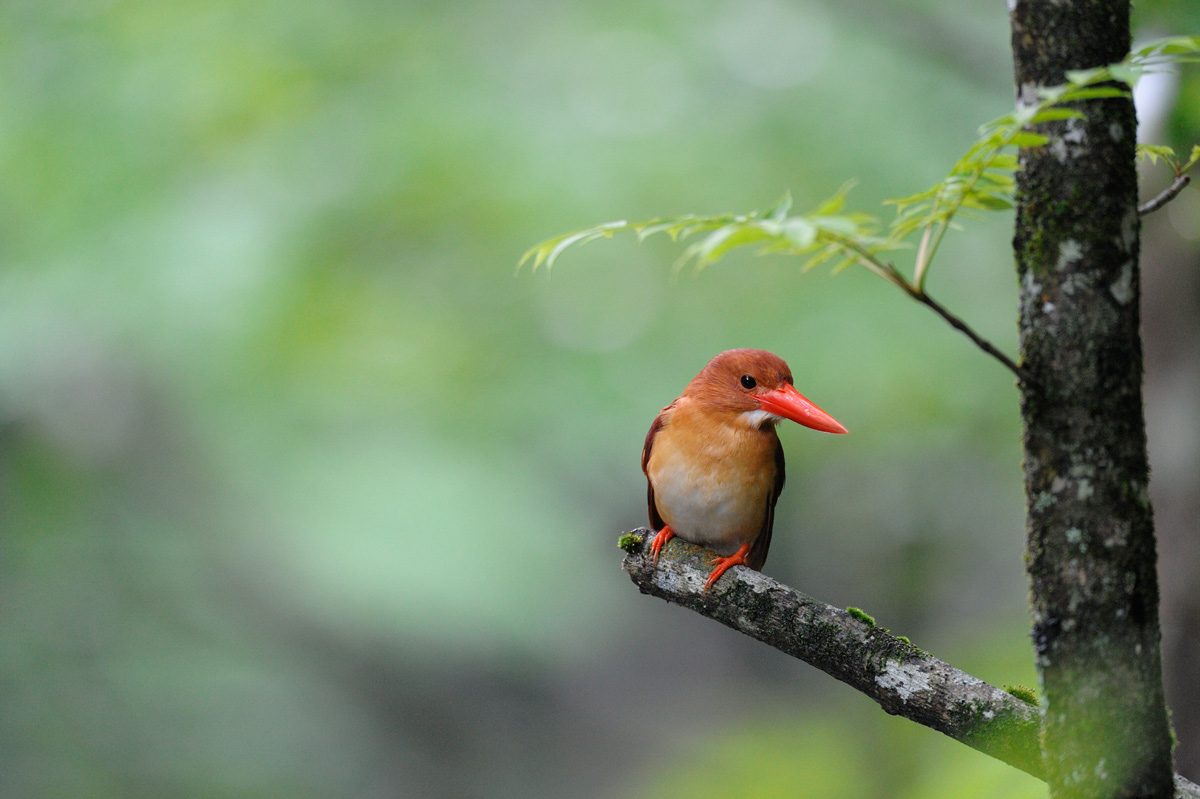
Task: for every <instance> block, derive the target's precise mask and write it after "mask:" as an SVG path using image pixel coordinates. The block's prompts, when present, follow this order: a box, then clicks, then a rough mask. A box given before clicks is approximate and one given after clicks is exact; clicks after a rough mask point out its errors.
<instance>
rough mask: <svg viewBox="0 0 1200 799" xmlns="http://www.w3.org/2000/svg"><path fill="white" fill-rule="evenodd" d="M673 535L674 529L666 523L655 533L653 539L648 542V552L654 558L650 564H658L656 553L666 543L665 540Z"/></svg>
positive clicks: (668, 539)
mask: <svg viewBox="0 0 1200 799" xmlns="http://www.w3.org/2000/svg"><path fill="white" fill-rule="evenodd" d="M674 537H675V531H674V530H672V529H671V527H670V525H666V524H664V525H663V529H661V530H659V531H658V532H657V533H655V535H654V540H653V541H651V542H650V554H651V555H653V556H654V560H653V562H652V564H651V565H654V566H657V565H658V553H659V552H661V551H662V548H663V547H665V546H666V545H667V542H668V541H670V540H671V539H672V538H674Z"/></svg>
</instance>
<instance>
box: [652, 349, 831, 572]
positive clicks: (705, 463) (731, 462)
mask: <svg viewBox="0 0 1200 799" xmlns="http://www.w3.org/2000/svg"><path fill="white" fill-rule="evenodd" d="M784 419H791V420H792V421H793V422H798V423H799V424H802V425H804V426H805V427H810V428H812V429H813V430H820V431H823V432H826V433H845V432H846V428H844V427H842V426H841V425H840V424H838V422H837V421H836V420H835V419H834V418H833V417H832V416H830V415H829V414H827V413H825V412H824V411H823V410H821V409H820V408H818V407H817V406H816V405H814V404H813V403H811V402H809V401H808V400H807V399H805V398H804V397H803V396H802V395H801V394H800V392H798V391H796V388H795V386H793V385H792V371H791V369H789V368H788V365H787V364H786V363H785V362H784V360H783V359H782V358H780V357H779V356H778V355H774V354H772V353H770V352H766V351H765V350H751V349H740V350H727V351H726V352H722V353H721V354H720V355H718V356H717V357H715V358H713V359H712V360H711V361H709V363H708V366H705V367H704V369H703V370H701V372H700V374H698V375H696V377H695V379H693V380H692V382H690V383H688V385H687V388H685V389H684V390H683V393H682V394H680V395H679V398H678V399H677V400H675V401H674V402H672V403H671V404H670V405H668V406H667V407H665V408H663V409H662V411H660V412H659V414H658V417H657V418H656V419H655V420H654V424H652V425H650V432H648V433H647V434H646V444H645V446H644V447H643V448H642V471H643V472H644V473H645V475H646V481H647V483H648V485H647V489H646V495H647V501H648V504H649V506H650V524H651V526H652V527H653V528H654V529H655V530H657V531H658V532H657V534H656V535H655V536H654V540H653V541H652V542H651V544H650V552H651V554H652V555H653V557H654V562H655V563H656V564H657V563H658V555H659V553H660V552H661V551H662V548H663V546H664V545H665V544H666V543H667V542H668V541H670V540H671V539H672V538H673V537H675V536H679V537H680V538H682V539H684V540H685V541H690V542H692V543H693V544H698V545H700V546H703V547H708V548H709V549H712V550H714V551H716V552H717V553H718V554H719V555H720V556H721V557H718V558H717V559H716V561H715V568H713V570H712V573H711V574H709V575H708V580H707V581H706V582H705V583H704V590H705V591H707V590H708V589H709V588H711V587H712V585H713V583H715V582H716V581H717V579H718V578H720V576H721V575H722V574H724V573H725V572H726V571H728V570H729V569H730V568H731V567H733V566H736V565H739V564H742V565H745V566H749V567H750V568H751V569H754V570H756V571H757V570H759V569H762V567H763V564H764V563H766V560H767V549H768V548H769V547H770V546H771V527H772V526H773V525H774V523H775V502H776V501H777V500H778V499H779V492H780V491H782V490H783V479H784V469H783V446H782V445H781V444H780V443H779V436H778V435H777V434H776V432H775V425H776V424H778V423H779V422H780V421H782V420H784Z"/></svg>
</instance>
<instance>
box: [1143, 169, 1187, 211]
mask: <svg viewBox="0 0 1200 799" xmlns="http://www.w3.org/2000/svg"><path fill="white" fill-rule="evenodd" d="M1191 182H1192V179H1191V178H1190V177H1188V176H1187V175H1176V176H1175V180H1174V181H1172V183H1171V185H1170V186H1167V187H1166V188H1165V189H1163V190H1162V191H1161V192H1159V194H1158V196H1156V197H1153V198H1151V199H1149V200H1146V202H1144V203H1142V204H1141V205H1139V206H1138V209H1137V210H1138V216H1145V215H1146V214H1152V213H1154V212H1155V211H1157V210H1158V209H1159V208H1162V207H1163V206H1164V205H1166V204H1167V203H1169V202H1171V200H1174V199H1175V198H1176V197H1178V196H1179V192H1181V191H1183V190H1184V189H1186V188H1187V185H1188V184H1189V183H1191Z"/></svg>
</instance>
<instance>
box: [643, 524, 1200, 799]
mask: <svg viewBox="0 0 1200 799" xmlns="http://www.w3.org/2000/svg"><path fill="white" fill-rule="evenodd" d="M653 535H654V532H653V531H652V530H649V529H647V528H640V529H637V530H634V531H632V532H631V533H627V534H626V535H624V536H622V537H621V547H622V548H623V549H624V550H625V552H626V556H625V561H624V563H622V568H623V569H624V570H625V571H626V572H627V573H628V574H629V576H630V578H631V579H632V580H633V582H634V584H635V585H637V587H638V588H639V589H640V590H641V592H642V593H643V594H650V595H652V596H656V597H660V598H662V599H665V600H666V601H668V602H671V603H674V604H676V605H680V606H682V607H685V608H689V609H690V610H694V611H695V612H697V613H699V614H701V615H702V616H707V617H709V618H710V619H714V620H716V621H719V622H721V623H722V624H724V625H726V626H728V627H732V628H733V629H735V630H737V631H738V632H741V633H744V634H746V635H749V636H751V637H753V638H756V639H758V640H759V641H762V642H763V643H765V644H768V645H770V646H773V647H775V648H776V649H778V650H780V651H782V652H785V653H787V654H789V655H791V656H792V657H795V658H798V659H800V660H803V661H804V662H805V663H808V664H810V665H812V666H816V667H817V668H818V669H820V670H821V671H824V672H825V673H826V674H829V675H830V676H832V677H835V678H837V679H838V680H841V681H842V682H844V683H846V684H847V685H849V686H850V687H851V688H854V689H856V690H858V691H861V692H862V693H864V694H866V695H867V696H869V697H871V698H872V699H874V700H875V701H876V702H878V703H879V705H880V707H882V708H883V709H884V710H885V711H887V712H888V713H891V714H893V715H897V716H902V717H904V718H906V719H909V720H911V721H915V722H917V723H918V724H922V725H924V726H926V727H930V728H931V729H934V730H937V731H938V732H941V733H944V734H946V735H948V736H950V737H951V738H954V739H955V740H957V741H961V742H962V743H965V744H966V745H967V746H970V747H972V748H974V749H977V750H978V751H980V752H983V753H984V754H987V755H991V756H992V757H994V758H997V759H999V760H1002V761H1004V762H1005V763H1008V764H1009V765H1011V766H1015V767H1016V768H1019V769H1021V770H1022V771H1025V772H1027V773H1029V774H1032V775H1034V776H1035V777H1041V778H1043V779H1044V778H1045V775H1044V773H1043V761H1042V757H1041V753H1040V751H1039V744H1038V726H1039V713H1038V710H1037V708H1036V707H1034V706H1033V705H1030V704H1026V703H1025V702H1024V701H1022V700H1020V699H1017V698H1016V697H1014V696H1012V695H1011V694H1009V693H1008V692H1006V691H1002V690H1000V689H999V688H996V687H994V686H991V685H988V684H987V683H985V682H984V681H983V680H980V679H979V678H977V677H973V676H971V675H970V674H967V673H966V672H963V671H960V670H959V669H956V668H954V667H953V666H951V665H950V664H949V663H946V662H944V661H941V660H938V659H937V658H935V657H933V656H932V655H930V654H929V653H928V652H923V651H922V650H920V649H918V648H917V647H915V646H913V645H912V644H911V643H909V642H908V641H905V640H903V639H900V638H897V637H895V636H893V635H891V634H890V633H888V631H887V630H884V629H882V628H879V627H876V626H875V625H874V623H873V622H871V621H870V620H869V619H868V618H865V617H864V616H862V615H859V614H855V613H851V612H849V611H846V610H842V609H841V608H835V607H833V606H832V605H827V604H825V603H824V602H821V601H819V600H816V599H813V598H812V597H810V596H807V595H806V594H803V593H801V592H799V591H797V590H795V589H793V588H790V587H788V586H786V585H783V584H782V583H780V582H777V581H776V580H772V579H771V578H770V577H767V576H766V575H763V574H760V573H759V572H756V571H751V570H750V569H747V568H745V567H743V566H735V567H734V568H733V569H730V570H729V571H728V572H726V574H725V575H724V576H722V577H721V579H720V580H718V581H717V582H716V584H715V585H714V586H713V587H712V590H711V591H708V592H705V591H704V590H703V588H704V581H705V579H706V578H707V577H708V572H709V571H710V569H711V568H712V563H711V561H712V558H713V557H715V555H714V553H712V552H709V551H708V550H706V549H702V548H700V547H697V546H695V545H693V544H689V543H687V542H685V541H683V540H681V539H679V538H675V539H672V541H671V542H670V543H669V544H667V546H666V547H665V548H664V549H663V552H662V557H661V558H660V559H659V561H658V565H657V566H655V565H654V564H653V563H652V562H651V559H650V556H649V553H648V552H647V550H648V549H649V540H650V538H651V537H652V536H653ZM1168 780H1169V781H1170V780H1171V776H1170V775H1168ZM1169 784H1171V783H1170V782H1169ZM1172 790H1173V793H1174V796H1175V797H1176V798H1177V799H1200V786H1197V785H1196V784H1195V783H1193V782H1189V781H1188V780H1186V779H1184V778H1183V777H1180V776H1177V775H1176V776H1175V777H1174V781H1173V789H1172Z"/></svg>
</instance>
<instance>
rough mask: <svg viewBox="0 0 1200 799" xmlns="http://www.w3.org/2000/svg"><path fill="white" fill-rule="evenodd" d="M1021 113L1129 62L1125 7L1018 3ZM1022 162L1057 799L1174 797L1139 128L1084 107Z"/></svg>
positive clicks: (1041, 617)
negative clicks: (1031, 102) (1077, 81)
mask: <svg viewBox="0 0 1200 799" xmlns="http://www.w3.org/2000/svg"><path fill="white" fill-rule="evenodd" d="M1012 31H1013V55H1014V61H1015V66H1016V81H1017V86H1018V94H1019V97H1020V98H1021V99H1027V98H1030V97H1031V96H1033V93H1034V92H1036V88H1037V87H1039V86H1051V85H1056V84H1060V83H1062V82H1064V80H1065V74H1064V73H1065V71H1066V70H1069V69H1084V68H1089V67H1095V66H1102V65H1105V64H1108V63H1112V62H1114V61H1119V60H1120V59H1122V58H1123V57H1124V56H1125V54H1126V53H1127V52H1128V49H1129V3H1128V0H1098V1H1094V2H1088V1H1087V0H1057V1H1056V2H1051V1H1050V0H1037V1H1036V2H1035V1H1034V0H1017V2H1016V4H1015V6H1013V7H1012ZM1078 108H1079V110H1081V111H1082V112H1083V113H1084V114H1085V118H1084V119H1072V120H1066V121H1065V122H1057V123H1050V124H1047V125H1043V126H1041V127H1040V128H1039V132H1041V133H1044V134H1046V135H1047V136H1049V137H1050V142H1049V143H1048V144H1047V145H1045V146H1043V147H1039V148H1036V149H1031V150H1026V151H1023V152H1022V156H1021V171H1020V172H1019V174H1018V193H1017V201H1018V202H1017V227H1016V236H1015V240H1014V248H1015V251H1016V258H1017V274H1018V277H1019V280H1020V341H1021V357H1022V365H1023V367H1024V368H1025V369H1026V370H1027V371H1028V372H1029V373H1030V375H1031V376H1032V377H1033V380H1034V384H1035V385H1036V386H1037V388H1036V389H1034V388H1031V387H1029V386H1023V387H1022V418H1023V421H1024V447H1025V488H1026V498H1027V502H1028V515H1027V520H1028V522H1027V553H1026V565H1027V569H1028V572H1029V576H1030V580H1031V586H1032V611H1033V640H1034V646H1035V650H1036V656H1037V666H1038V671H1039V675H1040V679H1041V683H1042V702H1043V711H1044V718H1043V723H1042V731H1041V732H1042V739H1041V740H1042V752H1043V758H1044V766H1045V772H1046V776H1047V781H1048V782H1049V783H1050V787H1051V796H1052V797H1056V799H1059V798H1062V797H1168V796H1171V795H1172V793H1173V786H1172V761H1171V739H1170V731H1169V726H1168V721H1167V715H1166V708H1165V705H1164V701H1163V690H1162V677H1161V672H1162V667H1161V655H1160V649H1159V639H1160V633H1159V622H1158V583H1157V572H1156V565H1157V564H1156V556H1155V541H1154V525H1153V514H1152V510H1151V507H1150V501H1149V499H1148V494H1147V486H1148V480H1149V474H1148V466H1147V457H1146V435H1145V423H1144V419H1143V416H1142V349H1141V338H1140V333H1139V296H1140V285H1139V282H1140V278H1139V270H1138V247H1139V241H1138V235H1139V220H1138V213H1137V201H1138V200H1137V175H1136V171H1135V165H1134V147H1135V133H1136V122H1135V119H1134V112H1133V105H1132V102H1131V101H1130V100H1128V99H1104V100H1092V101H1087V102H1085V103H1081V104H1079V106H1078Z"/></svg>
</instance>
